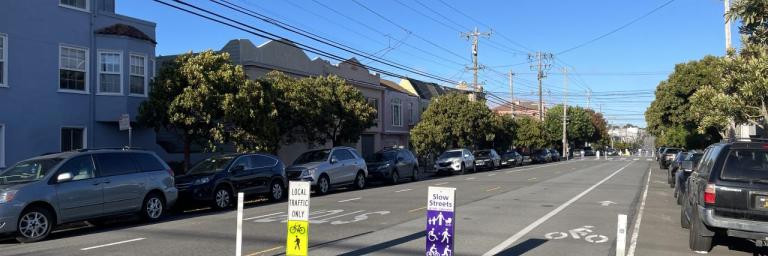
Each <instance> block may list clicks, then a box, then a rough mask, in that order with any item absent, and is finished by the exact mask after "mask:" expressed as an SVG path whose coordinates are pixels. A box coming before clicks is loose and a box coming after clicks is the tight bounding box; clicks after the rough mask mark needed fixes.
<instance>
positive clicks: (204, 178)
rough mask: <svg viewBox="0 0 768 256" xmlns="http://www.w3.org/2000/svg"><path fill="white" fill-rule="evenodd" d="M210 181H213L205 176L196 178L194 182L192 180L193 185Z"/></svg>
mask: <svg viewBox="0 0 768 256" xmlns="http://www.w3.org/2000/svg"><path fill="white" fill-rule="evenodd" d="M210 181H211V178H209V177H203V178H199V179H196V180H195V181H194V182H192V185H202V184H205V183H208V182H210Z"/></svg>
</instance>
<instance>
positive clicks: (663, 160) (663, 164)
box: [659, 148, 683, 169]
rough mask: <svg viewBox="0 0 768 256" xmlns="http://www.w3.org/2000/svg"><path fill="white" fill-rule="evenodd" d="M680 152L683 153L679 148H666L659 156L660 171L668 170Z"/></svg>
mask: <svg viewBox="0 0 768 256" xmlns="http://www.w3.org/2000/svg"><path fill="white" fill-rule="evenodd" d="M680 151H683V150H682V149H679V148H664V151H662V152H661V154H659V168H660V169H667V168H669V164H670V163H672V161H673V160H675V156H676V155H677V153H679V152H680Z"/></svg>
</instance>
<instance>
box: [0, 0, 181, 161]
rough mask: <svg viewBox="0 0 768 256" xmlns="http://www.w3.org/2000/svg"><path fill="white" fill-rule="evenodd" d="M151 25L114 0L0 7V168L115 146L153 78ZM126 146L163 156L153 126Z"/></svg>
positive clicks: (124, 140) (122, 141)
mask: <svg viewBox="0 0 768 256" xmlns="http://www.w3.org/2000/svg"><path fill="white" fill-rule="evenodd" d="M155 45H156V42H155V23H152V22H149V21H145V20H140V19H136V18H131V17H127V16H123V15H119V14H116V13H115V0H45V1H2V2H0V109H3V111H0V168H2V167H5V166H9V165H11V164H13V163H15V162H17V161H19V160H23V159H25V158H29V157H33V156H36V155H40V154H43V153H47V152H59V151H68V150H74V149H79V148H86V147H87V148H99V147H121V146H125V145H127V144H128V134H127V132H126V131H120V130H119V129H118V128H119V126H118V119H119V118H120V116H121V115H122V114H129V115H130V118H131V121H132V122H133V121H135V120H136V116H137V114H138V106H139V104H141V102H142V101H144V100H145V99H146V98H147V94H148V92H149V81H150V79H151V78H152V77H153V76H154V72H153V70H154V56H155ZM133 126H134V128H133V146H136V147H144V148H147V149H150V150H154V151H157V152H158V153H159V154H160V155H161V156H166V155H165V154H164V152H163V151H162V149H161V148H159V147H158V146H157V144H156V143H155V133H154V131H153V130H152V129H148V128H141V127H138V126H136V125H135V124H134V125H133Z"/></svg>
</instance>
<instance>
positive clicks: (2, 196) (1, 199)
mask: <svg viewBox="0 0 768 256" xmlns="http://www.w3.org/2000/svg"><path fill="white" fill-rule="evenodd" d="M16 192H18V191H16V190H9V191H5V192H2V193H0V204H3V203H7V202H10V201H11V200H13V198H14V197H16Z"/></svg>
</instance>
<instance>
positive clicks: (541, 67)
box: [528, 52, 553, 121]
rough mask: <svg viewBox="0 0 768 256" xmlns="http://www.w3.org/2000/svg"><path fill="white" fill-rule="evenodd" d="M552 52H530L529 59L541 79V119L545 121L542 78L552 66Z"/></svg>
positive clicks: (532, 68)
mask: <svg viewBox="0 0 768 256" xmlns="http://www.w3.org/2000/svg"><path fill="white" fill-rule="evenodd" d="M552 57H553V56H552V54H551V53H543V52H536V53H533V54H528V61H529V62H531V70H533V71H536V72H537V77H538V79H539V121H544V98H543V96H542V93H541V91H542V90H541V82H542V79H544V78H545V77H547V74H546V72H547V70H549V68H550V67H551V64H549V62H550V61H551V60H552Z"/></svg>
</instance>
